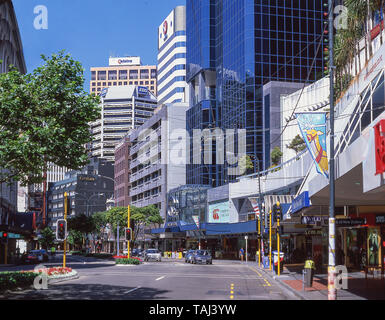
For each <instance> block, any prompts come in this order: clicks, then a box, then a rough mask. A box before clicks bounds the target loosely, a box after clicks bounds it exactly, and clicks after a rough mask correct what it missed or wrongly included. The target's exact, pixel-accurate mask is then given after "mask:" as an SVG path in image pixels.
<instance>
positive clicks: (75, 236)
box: [67, 230, 83, 249]
mask: <svg viewBox="0 0 385 320" xmlns="http://www.w3.org/2000/svg"><path fill="white" fill-rule="evenodd" d="M67 241H68V243H69V244H71V245H73V246H74V247H75V248H76V249H80V248H81V247H82V245H83V234H82V233H81V232H80V231H77V230H70V231H69V232H68V238H67Z"/></svg>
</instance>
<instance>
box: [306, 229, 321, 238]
mask: <svg viewBox="0 0 385 320" xmlns="http://www.w3.org/2000/svg"><path fill="white" fill-rule="evenodd" d="M305 235H307V236H322V230H321V229H319V230H318V229H317V230H306V231H305Z"/></svg>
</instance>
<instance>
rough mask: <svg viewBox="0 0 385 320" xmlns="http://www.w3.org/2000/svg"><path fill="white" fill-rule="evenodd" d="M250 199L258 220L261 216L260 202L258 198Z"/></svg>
mask: <svg viewBox="0 0 385 320" xmlns="http://www.w3.org/2000/svg"><path fill="white" fill-rule="evenodd" d="M249 199H250V202H251V205H252V206H253V210H254V213H255V216H256V217H257V219H258V218H259V215H260V211H259V204H258V200H257V199H256V198H249Z"/></svg>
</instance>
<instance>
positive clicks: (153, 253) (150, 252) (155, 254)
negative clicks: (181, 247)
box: [144, 249, 162, 261]
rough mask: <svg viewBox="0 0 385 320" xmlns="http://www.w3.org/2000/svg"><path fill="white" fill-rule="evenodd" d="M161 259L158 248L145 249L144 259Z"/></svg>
mask: <svg viewBox="0 0 385 320" xmlns="http://www.w3.org/2000/svg"><path fill="white" fill-rule="evenodd" d="M150 260H155V261H162V254H161V252H160V251H159V250H158V249H147V250H146V252H145V254H144V261H150Z"/></svg>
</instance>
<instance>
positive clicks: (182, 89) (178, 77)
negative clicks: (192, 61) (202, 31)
mask: <svg viewBox="0 0 385 320" xmlns="http://www.w3.org/2000/svg"><path fill="white" fill-rule="evenodd" d="M157 98H158V103H159V104H164V103H174V102H187V101H188V86H187V83H186V7H184V6H178V7H176V8H175V9H174V10H172V11H171V13H170V14H169V15H168V16H167V18H166V19H165V20H164V21H163V22H162V24H161V25H160V26H159V28H158V93H157Z"/></svg>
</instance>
